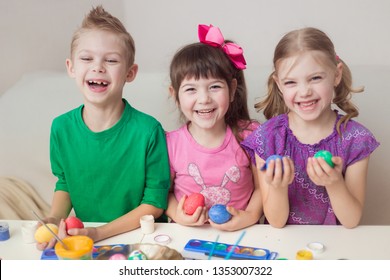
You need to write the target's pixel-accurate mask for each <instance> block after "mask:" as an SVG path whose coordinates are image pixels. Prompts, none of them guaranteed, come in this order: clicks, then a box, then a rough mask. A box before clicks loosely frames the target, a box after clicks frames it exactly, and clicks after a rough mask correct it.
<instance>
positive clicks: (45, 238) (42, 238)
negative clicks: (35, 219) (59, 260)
mask: <svg viewBox="0 0 390 280" xmlns="http://www.w3.org/2000/svg"><path fill="white" fill-rule="evenodd" d="M46 225H47V226H48V227H49V228H50V229H51V230H52V231H53V232H54V233H55V234H58V226H57V225H55V224H46ZM53 237H54V236H53V235H52V234H51V233H50V231H49V230H48V229H47V228H46V227H45V226H40V227H38V228H37V230H36V231H35V234H34V238H35V240H36V241H37V242H38V243H44V242H49V241H50V240H51V239H52V238H53Z"/></svg>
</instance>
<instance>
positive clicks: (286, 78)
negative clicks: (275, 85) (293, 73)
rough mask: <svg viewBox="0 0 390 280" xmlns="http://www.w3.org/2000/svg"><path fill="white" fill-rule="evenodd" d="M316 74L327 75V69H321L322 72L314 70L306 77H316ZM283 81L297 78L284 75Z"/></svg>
mask: <svg viewBox="0 0 390 280" xmlns="http://www.w3.org/2000/svg"><path fill="white" fill-rule="evenodd" d="M314 76H326V72H325V71H321V72H313V73H311V74H309V75H307V76H306V77H314ZM280 80H281V81H286V80H288V81H289V80H295V78H291V77H289V76H286V77H284V78H283V79H280Z"/></svg>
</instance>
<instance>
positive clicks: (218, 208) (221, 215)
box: [209, 204, 232, 224]
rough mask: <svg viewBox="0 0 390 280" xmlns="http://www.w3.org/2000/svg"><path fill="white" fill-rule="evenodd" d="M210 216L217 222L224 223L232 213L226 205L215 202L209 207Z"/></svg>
mask: <svg viewBox="0 0 390 280" xmlns="http://www.w3.org/2000/svg"><path fill="white" fill-rule="evenodd" d="M209 217H210V220H212V221H213V222H214V223H216V224H224V223H226V222H227V221H229V220H230V219H231V217H232V215H231V214H230V213H229V212H228V211H227V210H226V205H223V204H215V205H213V206H212V207H211V208H210V209H209Z"/></svg>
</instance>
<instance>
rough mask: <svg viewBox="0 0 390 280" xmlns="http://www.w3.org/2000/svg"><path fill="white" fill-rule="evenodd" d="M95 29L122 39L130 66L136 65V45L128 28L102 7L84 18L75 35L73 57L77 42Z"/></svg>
mask: <svg viewBox="0 0 390 280" xmlns="http://www.w3.org/2000/svg"><path fill="white" fill-rule="evenodd" d="M93 29H96V30H103V31H108V32H112V33H114V34H117V35H118V36H119V37H121V39H122V41H123V43H124V46H125V52H126V56H127V62H128V65H129V66H131V65H133V64H134V59H135V44H134V40H133V38H132V37H131V35H130V34H129V33H128V32H127V31H126V28H125V27H124V25H123V24H122V23H121V21H120V20H119V19H118V18H116V17H114V16H112V15H111V14H110V13H108V12H106V11H105V10H104V9H103V7H102V6H97V7H95V8H92V10H91V11H90V12H89V13H88V14H87V15H86V16H85V17H84V20H83V22H82V24H81V27H79V28H78V29H77V30H76V31H75V33H74V34H73V37H72V41H71V47H70V54H71V56H72V55H73V52H74V50H75V48H76V46H77V40H78V39H79V38H80V36H81V35H82V33H83V32H85V31H89V30H93Z"/></svg>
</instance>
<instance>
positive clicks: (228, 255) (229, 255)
mask: <svg viewBox="0 0 390 280" xmlns="http://www.w3.org/2000/svg"><path fill="white" fill-rule="evenodd" d="M245 233H246V231H245V230H244V231H243V232H242V233H241V235H240V237H238V239H237V241H236V243H235V244H234V245H233V247H232V248H231V249H230V251H229V253H228V254H227V255H226V257H225V260H228V259H230V257H231V256H232V254H233V253H234V250H236V248H237V246H238V244H239V243H240V242H241V240H242V238H243V237H244V235H245Z"/></svg>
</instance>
